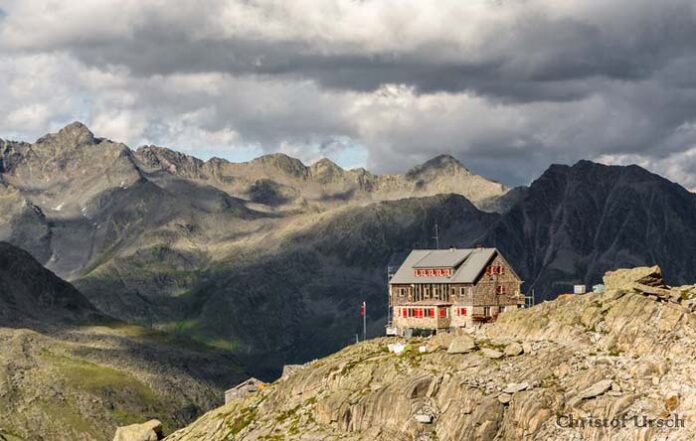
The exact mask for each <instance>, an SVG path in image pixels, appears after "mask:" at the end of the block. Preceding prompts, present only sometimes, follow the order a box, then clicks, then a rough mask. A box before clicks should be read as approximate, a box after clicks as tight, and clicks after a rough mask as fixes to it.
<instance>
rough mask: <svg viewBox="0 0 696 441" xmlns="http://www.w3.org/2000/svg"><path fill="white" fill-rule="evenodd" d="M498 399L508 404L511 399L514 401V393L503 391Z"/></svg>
mask: <svg viewBox="0 0 696 441" xmlns="http://www.w3.org/2000/svg"><path fill="white" fill-rule="evenodd" d="M498 401H500V402H501V403H503V404H508V403H509V402H510V401H512V395H510V394H507V393H503V394H500V395H498Z"/></svg>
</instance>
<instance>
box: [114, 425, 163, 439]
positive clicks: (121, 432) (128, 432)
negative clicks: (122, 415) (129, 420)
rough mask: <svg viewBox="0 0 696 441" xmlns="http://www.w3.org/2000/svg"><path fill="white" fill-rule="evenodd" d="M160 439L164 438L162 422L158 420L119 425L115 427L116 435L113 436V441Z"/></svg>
mask: <svg viewBox="0 0 696 441" xmlns="http://www.w3.org/2000/svg"><path fill="white" fill-rule="evenodd" d="M161 439H164V435H163V433H162V423H161V422H159V421H158V420H150V421H148V422H146V423H143V424H131V425H130V426H124V427H119V428H117V429H116V436H114V441H158V440H161Z"/></svg>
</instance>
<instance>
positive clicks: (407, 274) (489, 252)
mask: <svg viewBox="0 0 696 441" xmlns="http://www.w3.org/2000/svg"><path fill="white" fill-rule="evenodd" d="M497 252H498V250H496V249H495V248H468V249H454V248H450V249H447V250H413V251H411V254H409V255H408V257H407V258H406V260H404V263H402V264H401V266H400V267H399V269H398V271H397V272H396V273H395V274H394V276H393V277H392V279H391V281H390V282H389V283H398V284H402V283H404V284H410V283H474V282H475V281H476V279H477V278H478V276H479V275H480V274H481V272H483V270H484V269H485V268H486V265H488V262H490V261H491V259H492V258H493V256H495V254H496V253H497ZM445 267H446V268H454V269H455V271H454V275H453V276H452V277H447V278H443V277H442V276H434V277H428V276H418V277H416V276H414V275H413V269H414V268H445Z"/></svg>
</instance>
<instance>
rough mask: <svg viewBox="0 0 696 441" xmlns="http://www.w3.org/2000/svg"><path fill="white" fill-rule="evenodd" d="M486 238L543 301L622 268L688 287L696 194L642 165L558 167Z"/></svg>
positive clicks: (693, 265) (695, 242) (695, 270)
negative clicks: (659, 271) (658, 274)
mask: <svg viewBox="0 0 696 441" xmlns="http://www.w3.org/2000/svg"><path fill="white" fill-rule="evenodd" d="M483 241H484V242H486V243H489V244H495V245H496V246H498V247H499V248H500V249H502V250H503V252H504V253H505V255H506V256H508V258H509V259H510V260H511V261H513V262H515V265H516V267H517V269H518V271H519V272H520V274H522V275H523V277H524V279H525V280H526V281H527V285H526V286H527V288H528V289H531V288H534V289H535V291H536V293H537V294H538V297H539V299H544V298H552V297H554V296H555V294H557V293H559V292H569V291H570V290H572V285H573V284H591V283H599V282H600V281H601V276H602V274H603V273H604V272H605V271H608V270H610V269H613V268H616V267H631V266H637V265H654V264H658V265H660V266H661V267H662V268H664V274H665V278H666V280H667V281H668V282H669V283H674V284H680V283H685V282H686V281H687V280H690V279H692V278H693V275H694V274H696V255H695V254H694V253H693V250H694V249H696V195H695V194H693V193H690V192H689V191H687V190H686V189H684V188H683V187H681V186H680V185H678V184H675V183H673V182H670V181H668V180H666V179H664V178H662V177H660V176H658V175H655V174H653V173H650V172H648V171H646V170H644V169H642V168H640V167H638V166H628V167H623V166H606V165H600V164H596V163H593V162H590V161H580V162H578V163H577V164H575V165H573V166H566V165H553V166H551V167H550V168H549V169H548V170H547V171H546V172H544V174H543V175H542V176H541V177H539V179H537V180H536V181H534V182H533V183H532V185H531V186H530V187H529V189H528V190H527V191H526V192H525V195H524V197H522V198H521V199H520V200H519V201H518V202H517V203H516V204H515V205H513V206H512V208H510V209H509V210H508V211H507V212H506V213H505V214H504V215H503V216H502V217H501V219H500V220H499V221H498V222H497V223H496V224H495V225H494V226H493V227H492V228H491V230H490V231H489V232H488V234H487V235H486V238H485V239H484V240H483ZM571 292H572V291H571Z"/></svg>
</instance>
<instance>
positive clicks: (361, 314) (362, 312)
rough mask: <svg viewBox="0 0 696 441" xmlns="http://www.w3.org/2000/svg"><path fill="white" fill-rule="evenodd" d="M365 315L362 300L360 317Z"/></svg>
mask: <svg viewBox="0 0 696 441" xmlns="http://www.w3.org/2000/svg"><path fill="white" fill-rule="evenodd" d="M364 316H365V302H362V306H361V307H360V317H364Z"/></svg>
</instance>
